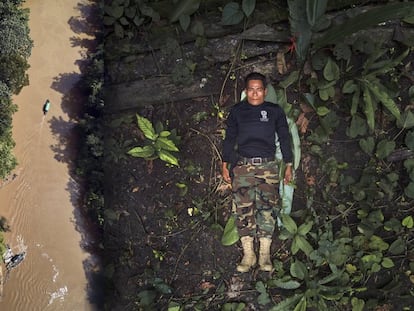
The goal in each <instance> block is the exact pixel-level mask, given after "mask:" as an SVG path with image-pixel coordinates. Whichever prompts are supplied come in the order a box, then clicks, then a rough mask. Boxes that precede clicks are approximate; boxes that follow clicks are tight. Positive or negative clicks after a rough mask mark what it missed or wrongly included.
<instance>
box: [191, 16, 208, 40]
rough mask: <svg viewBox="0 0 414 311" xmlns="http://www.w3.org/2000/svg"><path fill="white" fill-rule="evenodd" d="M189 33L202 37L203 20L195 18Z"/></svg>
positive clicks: (203, 32)
mask: <svg viewBox="0 0 414 311" xmlns="http://www.w3.org/2000/svg"><path fill="white" fill-rule="evenodd" d="M191 33H192V34H193V35H196V36H197V37H202V36H204V34H205V31H204V25H203V22H201V21H199V20H196V21H194V22H193V23H192V26H191Z"/></svg>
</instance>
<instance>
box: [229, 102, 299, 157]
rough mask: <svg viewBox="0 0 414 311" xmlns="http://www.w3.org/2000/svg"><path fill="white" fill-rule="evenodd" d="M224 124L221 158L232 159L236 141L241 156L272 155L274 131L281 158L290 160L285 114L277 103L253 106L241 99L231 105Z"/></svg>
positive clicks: (273, 154) (273, 150) (290, 152)
mask: <svg viewBox="0 0 414 311" xmlns="http://www.w3.org/2000/svg"><path fill="white" fill-rule="evenodd" d="M226 124H227V130H226V137H225V139H224V143H223V161H224V162H229V163H232V162H234V159H235V152H236V151H235V150H234V148H235V146H236V145H237V153H238V155H239V156H241V157H246V158H253V157H263V158H269V157H274V156H275V151H276V145H275V133H277V135H278V138H279V143H280V148H281V151H282V156H283V161H284V162H285V163H288V162H292V158H293V156H292V149H291V143H290V134H289V127H288V124H287V120H286V115H285V113H284V111H283V109H282V108H281V107H280V106H279V105H276V104H273V103H269V102H264V103H263V104H260V105H258V106H254V105H251V104H249V103H248V102H247V101H242V102H240V103H238V104H236V105H235V106H233V107H232V108H231V110H230V114H229V116H228V118H227V122H226Z"/></svg>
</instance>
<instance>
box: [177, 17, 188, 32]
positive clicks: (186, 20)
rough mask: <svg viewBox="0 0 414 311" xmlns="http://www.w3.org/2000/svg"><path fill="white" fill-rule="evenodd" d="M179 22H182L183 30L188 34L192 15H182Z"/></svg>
mask: <svg viewBox="0 0 414 311" xmlns="http://www.w3.org/2000/svg"><path fill="white" fill-rule="evenodd" d="M178 20H179V22H180V26H181V29H182V30H183V31H184V32H186V31H187V29H188V27H189V26H190V22H191V18H190V15H186V14H183V15H180V18H179V19H178Z"/></svg>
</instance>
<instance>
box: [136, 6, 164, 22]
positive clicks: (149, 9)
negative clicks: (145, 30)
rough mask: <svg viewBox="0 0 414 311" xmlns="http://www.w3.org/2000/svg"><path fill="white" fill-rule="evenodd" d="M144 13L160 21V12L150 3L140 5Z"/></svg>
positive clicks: (155, 20)
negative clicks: (149, 4)
mask: <svg viewBox="0 0 414 311" xmlns="http://www.w3.org/2000/svg"><path fill="white" fill-rule="evenodd" d="M139 9H140V11H141V13H142V15H144V16H148V17H151V19H152V20H153V21H154V22H158V21H159V20H160V14H159V13H158V12H156V11H155V10H154V9H153V8H152V7H150V6H148V5H145V4H144V5H140V7H139Z"/></svg>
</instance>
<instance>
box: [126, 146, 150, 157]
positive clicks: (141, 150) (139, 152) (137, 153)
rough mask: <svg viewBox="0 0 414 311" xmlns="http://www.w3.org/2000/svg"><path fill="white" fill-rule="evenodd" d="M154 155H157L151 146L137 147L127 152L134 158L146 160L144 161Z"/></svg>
mask: <svg viewBox="0 0 414 311" xmlns="http://www.w3.org/2000/svg"><path fill="white" fill-rule="evenodd" d="M154 153H155V149H154V147H152V146H151V145H147V146H144V147H135V148H132V149H131V150H129V151H128V152H127V154H129V155H131V156H133V157H136V158H144V159H147V158H150V157H152V156H153V155H154Z"/></svg>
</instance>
